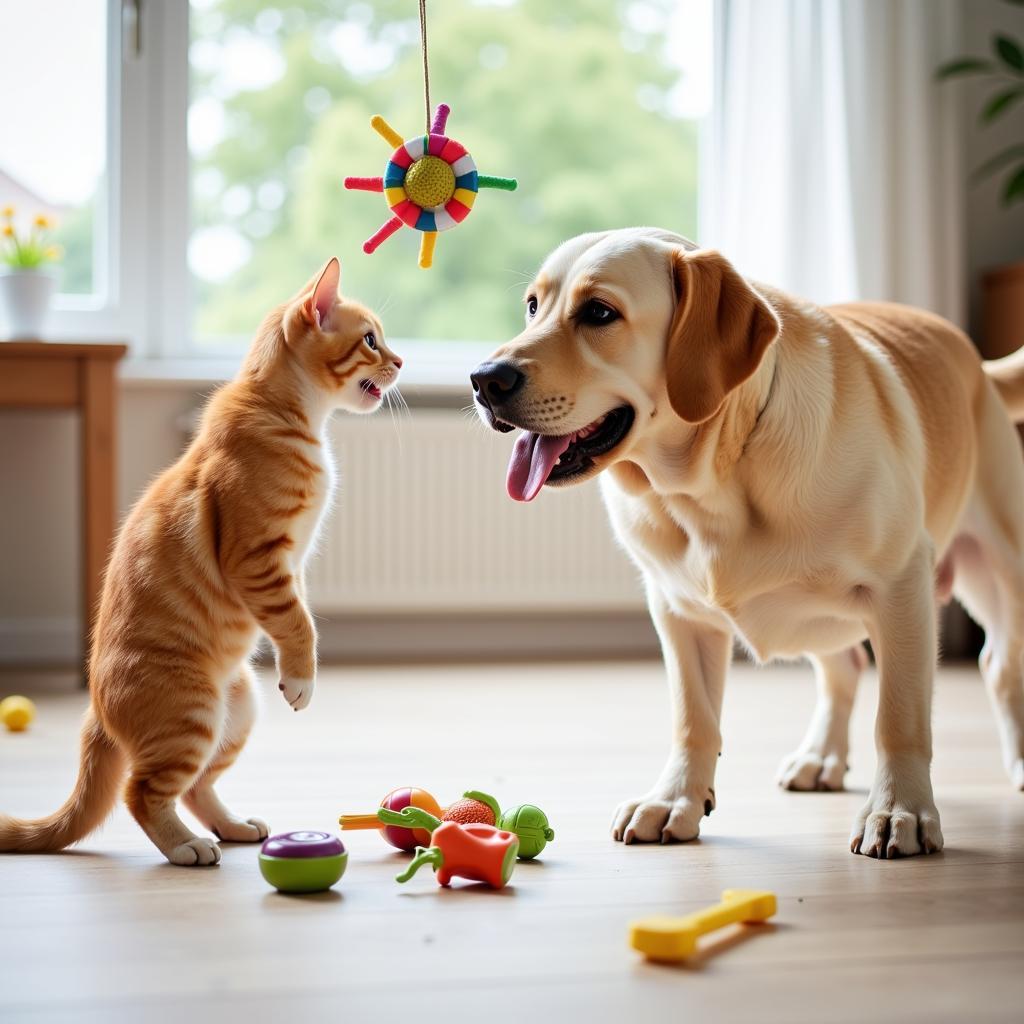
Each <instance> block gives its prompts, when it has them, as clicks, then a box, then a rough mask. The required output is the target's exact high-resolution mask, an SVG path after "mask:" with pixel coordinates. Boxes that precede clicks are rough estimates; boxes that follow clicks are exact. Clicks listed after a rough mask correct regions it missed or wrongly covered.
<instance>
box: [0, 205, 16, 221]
mask: <svg viewBox="0 0 1024 1024" xmlns="http://www.w3.org/2000/svg"><path fill="white" fill-rule="evenodd" d="M0 214H3V216H5V217H6V218H7V219H8V220H10V219H11V218H12V217H13V216H14V207H13V206H5V207H4V208H3V209H2V210H0Z"/></svg>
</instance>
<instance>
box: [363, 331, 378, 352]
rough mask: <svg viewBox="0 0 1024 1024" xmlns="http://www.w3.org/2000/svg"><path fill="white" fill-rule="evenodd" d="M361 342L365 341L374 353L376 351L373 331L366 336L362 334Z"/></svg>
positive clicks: (375, 339)
mask: <svg viewBox="0 0 1024 1024" xmlns="http://www.w3.org/2000/svg"><path fill="white" fill-rule="evenodd" d="M363 341H365V342H366V344H367V345H369V347H370V348H371V349H373V350H374V351H376V350H377V338H376V336H375V335H374V333H373V331H368V332H367V333H366V334H364V335H363Z"/></svg>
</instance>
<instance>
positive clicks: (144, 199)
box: [48, 0, 188, 358]
mask: <svg viewBox="0 0 1024 1024" xmlns="http://www.w3.org/2000/svg"><path fill="white" fill-rule="evenodd" d="M106 16H107V33H106V41H107V54H106V58H107V59H106V66H107V83H106V84H107V87H106V94H107V102H106V133H107V140H106V154H107V161H106V175H105V188H104V189H103V190H102V193H101V194H100V196H99V197H98V202H97V206H96V209H97V218H96V223H97V240H96V243H95V247H94V281H95V283H96V287H95V289H94V291H93V293H92V294H90V295H69V294H58V296H57V298H56V300H55V302H54V307H53V309H52V311H51V314H50V318H49V322H48V333H49V334H50V335H51V336H52V337H55V338H62V339H70V340H74V341H124V342H126V343H127V344H128V345H129V348H130V352H131V355H132V356H135V357H144V358H150V357H163V356H170V355H173V354H175V353H174V346H172V345H169V344H168V340H169V339H174V338H181V337H182V335H183V332H184V329H185V328H186V327H187V321H188V310H187V301H186V300H187V290H188V279H187V268H186V266H185V261H184V259H183V254H184V252H185V246H186V245H187V241H188V153H187V146H183V145H182V144H181V141H180V140H182V139H184V138H185V134H184V133H185V125H186V118H187V110H188V0H160V2H156V0H107V4H106ZM176 65H177V70H176ZM182 72H183V73H182Z"/></svg>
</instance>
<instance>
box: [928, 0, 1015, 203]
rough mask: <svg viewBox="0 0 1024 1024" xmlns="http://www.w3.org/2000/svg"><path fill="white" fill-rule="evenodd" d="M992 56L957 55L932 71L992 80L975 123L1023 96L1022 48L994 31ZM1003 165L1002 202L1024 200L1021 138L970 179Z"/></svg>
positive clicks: (984, 122)
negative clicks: (976, 76) (989, 92)
mask: <svg viewBox="0 0 1024 1024" xmlns="http://www.w3.org/2000/svg"><path fill="white" fill-rule="evenodd" d="M1006 2H1007V3H1011V4H1013V5H1014V6H1015V7H1022V6H1024V0H1006ZM992 53H993V57H958V58H956V59H955V60H951V61H948V62H947V63H945V64H943V65H941V66H940V67H939V68H938V69H937V70H936V72H935V77H936V78H938V79H939V80H940V81H945V80H946V79H949V78H962V77H965V76H967V75H981V76H983V77H984V78H985V79H987V80H988V81H989V82H991V83H992V85H993V87H994V91H993V92H992V94H991V95H990V96H989V97H988V99H987V100H986V101H985V105H984V106H983V107H982V108H981V111H980V112H979V114H978V123H979V124H981V125H988V124H991V123H992V122H993V121H995V120H996V119H997V118H999V117H1001V116H1002V115H1003V114H1005V113H1006V112H1007V111H1008V110H1011V109H1013V107H1014V106H1015V105H1016V104H1017V103H1019V102H1020V101H1021V100H1024V48H1022V47H1021V44H1020V43H1019V42H1017V40H1016V39H1011V38H1010V37H1009V36H1006V35H1002V34H1001V33H1000V34H997V35H995V36H993V37H992ZM1004 168H1005V169H1006V179H1005V183H1004V185H1003V195H1002V200H1003V205H1004V206H1010V205H1012V204H1013V203H1016V202H1024V142H1015V143H1014V144H1013V145H1010V146H1007V147H1006V148H1005V149H1003V150H1001V151H1000V152H998V153H996V155H995V156H993V157H991V158H990V159H988V160H986V161H985V162H984V163H983V164H982V165H981V166H980V167H978V168H976V169H975V171H974V173H973V175H972V176H971V177H972V180H974V181H980V180H982V179H983V178H987V177H989V176H990V175H992V174H995V173H996V171H1000V170H1003V169H1004Z"/></svg>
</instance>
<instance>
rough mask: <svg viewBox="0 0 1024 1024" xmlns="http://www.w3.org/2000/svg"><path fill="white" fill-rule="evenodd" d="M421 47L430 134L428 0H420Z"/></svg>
mask: <svg viewBox="0 0 1024 1024" xmlns="http://www.w3.org/2000/svg"><path fill="white" fill-rule="evenodd" d="M420 49H421V50H422V51H423V104H424V106H425V107H426V108H427V113H426V122H427V134H428V135H429V134H430V68H429V67H428V65H427V0H420Z"/></svg>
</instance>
